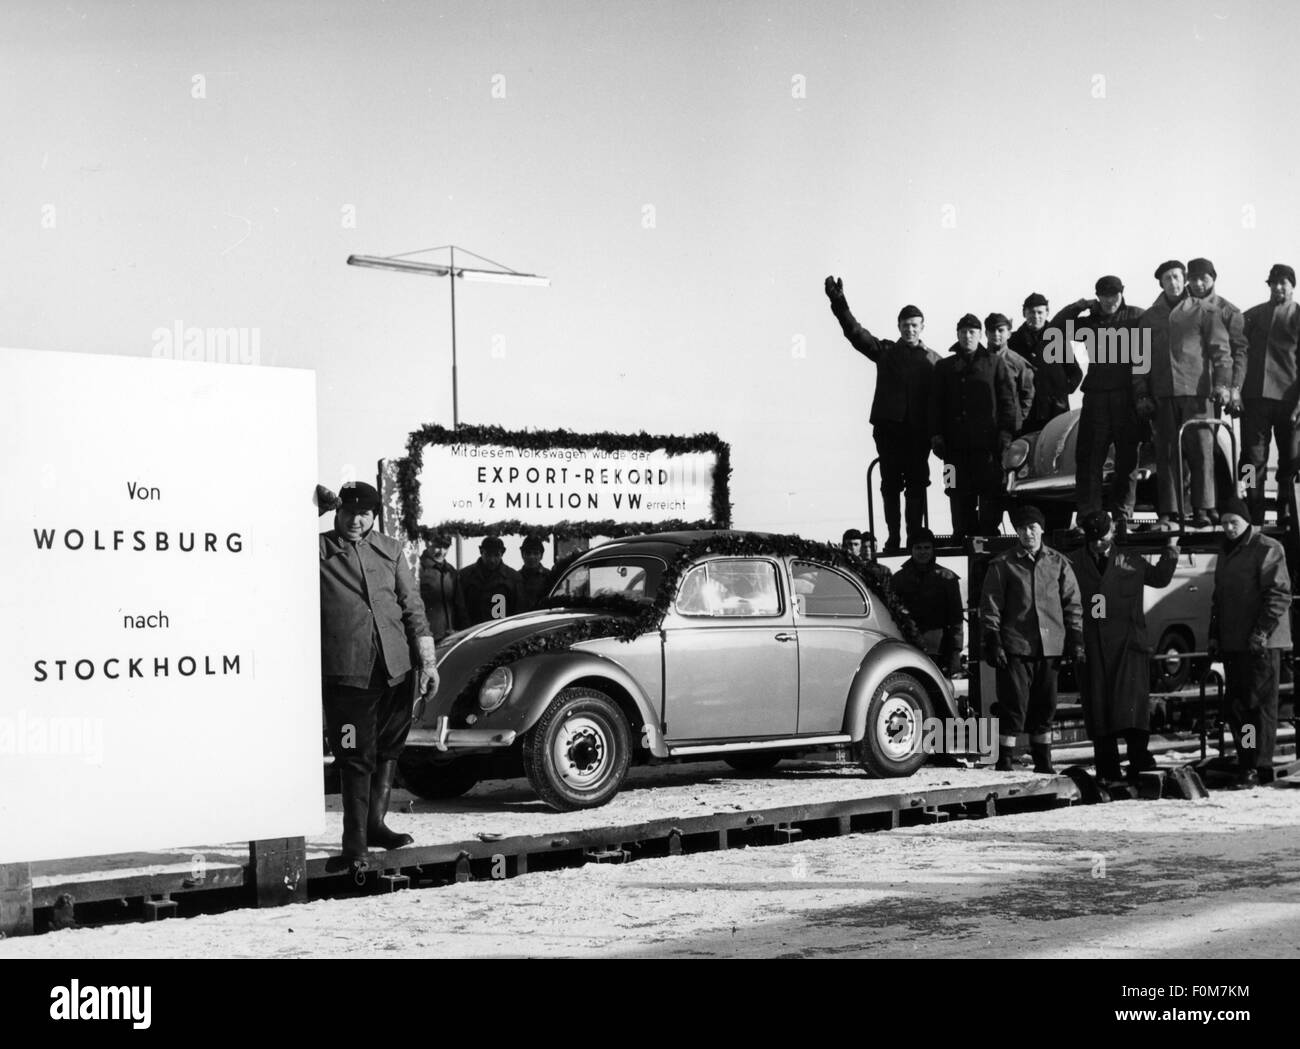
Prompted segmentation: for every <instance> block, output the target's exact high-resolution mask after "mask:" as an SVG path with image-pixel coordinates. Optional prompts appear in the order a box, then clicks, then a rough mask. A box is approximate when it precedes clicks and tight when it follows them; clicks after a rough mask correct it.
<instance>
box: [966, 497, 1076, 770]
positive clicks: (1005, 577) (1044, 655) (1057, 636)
mask: <svg viewBox="0 0 1300 1049" xmlns="http://www.w3.org/2000/svg"><path fill="white" fill-rule="evenodd" d="M1012 523H1013V524H1015V526H1016V537H1017V539H1019V543H1018V545H1017V546H1016V547H1015V548H1014V549H1011V550H1008V551H1006V553H1002V554H998V556H997V557H995V558H993V560H992V561H991V562H989V567H988V572H987V573H986V574H985V576H984V589H983V592H982V593H981V595H980V630H981V631H982V640H983V645H982V647H983V655H984V662H986V663H988V664H990V665H991V666H992V667H993V668H994V669H995V670H996V671H997V695H998V699H997V702H996V703H995V704H994V705H993V714H994V716H995V717H996V718H997V719H998V747H999V750H1000V753H999V755H998V761H997V765H996V766H995V768H997V770H998V771H1000V772H1010V771H1011V762H1012V760H1013V758H1014V757H1015V751H1016V746H1017V743H1018V740H1017V738H1016V737H1017V736H1019V734H1020V733H1021V732H1025V733H1026V734H1027V735H1028V736H1029V748H1030V752H1031V753H1032V754H1033V757H1034V771H1035V772H1046V773H1050V772H1054V771H1055V769H1053V767H1052V720H1053V719H1054V718H1055V717H1056V671H1057V664H1058V663H1060V661H1061V656H1062V655H1068V656H1073V657H1074V662H1075V665H1076V666H1077V665H1079V664H1080V663H1082V662H1083V661H1084V659H1085V658H1086V655H1085V652H1084V647H1083V608H1082V606H1081V605H1080V603H1079V586H1078V583H1077V582H1076V580H1075V578H1074V569H1073V568H1071V567H1070V562H1069V561H1068V560H1067V559H1066V558H1065V555H1063V554H1061V553H1058V552H1057V551H1055V550H1053V549H1052V548H1051V547H1048V546H1044V545H1043V527H1044V524H1045V522H1044V520H1043V513H1042V511H1041V510H1039V509H1038V508H1037V507H1036V506H1026V507H1022V508H1020V509H1019V510H1017V511H1016V514H1015V517H1014V518H1012Z"/></svg>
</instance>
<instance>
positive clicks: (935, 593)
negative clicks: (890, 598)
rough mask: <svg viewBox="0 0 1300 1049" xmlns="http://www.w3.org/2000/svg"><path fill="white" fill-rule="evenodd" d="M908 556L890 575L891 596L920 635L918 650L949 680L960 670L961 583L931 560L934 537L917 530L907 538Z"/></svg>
mask: <svg viewBox="0 0 1300 1049" xmlns="http://www.w3.org/2000/svg"><path fill="white" fill-rule="evenodd" d="M907 545H908V548H909V549H910V551H911V554H912V556H911V557H909V558H908V559H907V560H906V561H904V562H903V566H902V567H901V568H900V569H899V570H898V571H897V572H895V573H894V593H896V594H897V595H898V599H899V600H900V601H902V602H903V605H904V606H905V607H906V608H907V611H908V613H909V614H910V615H911V617H912V622H914V623H915V624H916V629H917V630H918V631H920V634H921V648H922V650H923V651H924V652H925V653H926V655H928V656H930V657H931V658H932V659H933V660H934V661H935V663H936V664H937V665H938V667H939V669H940V670H942V671H943V672H944V673H945V674H947V675H948V676H949V677H952V676H953V675H954V674H956V673H957V672H958V671H959V670H961V649H962V626H963V624H964V612H963V610H962V604H961V583H960V582H959V580H958V579H957V575H956V573H955V572H950V571H949V570H948V569H946V568H944V567H943V566H942V565H940V564H937V563H936V562H935V560H934V533H933V532H931V531H930V530H929V529H928V528H920V529H918V530H917V531H915V532H913V533H912V534H911V535H909V536H908V537H907Z"/></svg>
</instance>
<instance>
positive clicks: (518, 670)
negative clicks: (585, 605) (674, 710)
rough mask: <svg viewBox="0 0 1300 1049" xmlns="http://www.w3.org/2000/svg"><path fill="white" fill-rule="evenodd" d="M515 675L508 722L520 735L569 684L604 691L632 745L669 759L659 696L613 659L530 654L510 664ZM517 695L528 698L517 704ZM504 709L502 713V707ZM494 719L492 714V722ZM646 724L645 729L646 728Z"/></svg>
mask: <svg viewBox="0 0 1300 1049" xmlns="http://www.w3.org/2000/svg"><path fill="white" fill-rule="evenodd" d="M510 669H511V671H513V673H514V676H515V682H514V687H513V688H512V689H511V696H510V699H508V700H507V701H506V706H507V707H508V708H511V709H510V711H509V713H510V714H511V715H512V717H511V718H510V722H511V723H510V726H509V727H511V728H513V729H514V730H515V731H516V732H517V733H518V734H519V735H523V734H524V733H525V732H527V731H528V730H529V729H530V728H532V727H533V725H535V724H536V723H537V719H538V718H540V717H541V716H542V714H543V713H544V712H545V710H546V708H547V707H548V706H550V705H551V700H553V699H554V698H555V697H556V696H557V695H559V694H560V692H561V691H562V690H563V689H566V688H568V687H570V686H572V685H579V686H583V687H586V688H594V689H597V690H599V691H601V692H604V693H605V694H606V695H607V696H609V698H610V699H612V700H613V701H614V702H615V703H617V704H618V705H619V708H620V709H621V710H622V711H623V714H624V716H626V717H627V720H628V724H629V725H630V726H631V727H632V738H633V740H634V741H635V745H636V746H638V747H640V746H645V745H647V744H648V745H649V746H650V752H651V753H652V754H654V755H655V756H656V757H667V756H668V748H667V747H666V746H665V745H664V741H663V736H662V735H661V733H659V732H658V731H657V730H658V727H659V714H658V711H657V707H658V702H657V701H658V697H655V699H654V700H652V699H651V698H650V697H649V696H647V695H646V694H645V692H644V690H643V689H642V688H641V686H640V685H639V684H637V682H636V680H635V679H634V678H633V677H632V675H631V674H629V673H628V672H627V671H626V670H625V669H624V668H623V667H621V666H619V665H618V664H617V663H615V662H614V661H613V660H612V659H606V658H605V657H604V656H600V655H597V654H595V653H593V652H579V651H568V652H563V653H554V654H548V655H538V656H528V657H527V658H525V659H521V660H519V661H518V662H517V663H512V664H511V666H510ZM517 697H527V699H526V701H524V702H521V703H516V700H517ZM502 713H506V711H502ZM497 720H498V719H497V717H496V716H494V717H493V721H494V723H495V722H496V721H497ZM646 726H648V730H646V729H645V727H646Z"/></svg>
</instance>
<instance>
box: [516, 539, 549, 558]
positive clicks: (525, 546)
mask: <svg viewBox="0 0 1300 1049" xmlns="http://www.w3.org/2000/svg"><path fill="white" fill-rule="evenodd" d="M545 549H546V545H545V544H544V543H543V542H542V541H541V540H540V539H538V538H537V536H535V535H526V536H524V541H523V542H522V543H520V544H519V552H520V553H521V554H530V553H533V552H536V553H539V554H540V553H541V552H542V551H543V550H545Z"/></svg>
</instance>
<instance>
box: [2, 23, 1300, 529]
mask: <svg viewBox="0 0 1300 1049" xmlns="http://www.w3.org/2000/svg"><path fill="white" fill-rule="evenodd" d="M4 23H5V24H4V26H3V29H2V30H0V33H2V34H3V35H2V36H0V87H2V88H3V90H2V91H0V113H3V124H2V126H3V127H4V129H5V141H4V148H3V150H0V238H2V239H0V244H3V247H4V251H3V253H2V254H0V288H3V294H2V295H0V344H4V345H12V346H27V347H34V348H42V349H66V350H78V351H93V352H105V353H119V354H139V355H149V354H150V353H151V351H152V348H153V346H154V343H155V341H156V338H155V330H156V329H159V328H170V327H171V326H172V325H173V324H174V323H175V322H177V321H181V322H182V323H183V324H184V325H187V326H188V325H193V326H199V327H220V328H227V327H243V328H249V329H253V328H256V329H258V330H259V335H260V357H261V361H262V363H264V364H274V365H280V366H287V367H294V368H311V369H314V370H315V371H316V373H317V376H318V392H319V449H320V473H321V480H322V482H323V483H325V484H327V485H330V486H331V487H337V485H338V483H339V482H340V481H341V480H342V479H343V478H344V477H346V476H349V475H350V474H355V475H356V476H358V477H360V478H363V479H368V478H372V477H373V474H374V466H375V461H376V460H377V459H379V458H380V457H384V456H392V455H398V454H401V453H402V451H403V449H404V446H405V440H406V437H407V435H408V434H409V433H410V431H412V430H413V429H415V428H417V427H418V426H420V425H422V424H423V423H426V422H441V423H443V424H450V422H451V388H450V323H449V311H448V301H447V299H448V289H447V281H446V280H445V279H437V280H434V279H429V278H423V277H415V276H406V275H401V274H391V273H381V272H377V271H368V270H359V269H355V268H351V267H348V266H346V265H345V259H346V258H347V256H348V255H349V254H350V253H354V252H355V253H362V254H375V255H385V254H394V253H398V252H408V251H413V250H415V249H419V248H424V247H430V246H433V245H440V244H448V243H454V244H457V245H463V246H464V247H467V248H469V249H471V250H473V251H476V252H479V253H480V254H482V255H485V256H487V257H489V258H492V259H495V260H498V261H500V262H502V263H505V264H506V265H509V266H512V267H514V268H516V269H519V270H524V271H529V272H535V273H542V274H545V275H547V276H549V277H550V278H551V280H552V286H551V287H550V288H546V289H539V288H527V287H498V286H489V285H469V284H464V283H461V284H459V285H458V287H457V332H458V342H459V349H460V364H461V367H460V404H461V418H462V421H466V422H475V423H495V424H499V425H502V426H505V427H509V428H520V427H547V428H549V427H560V426H562V427H566V428H569V429H575V430H606V429H608V430H618V431H629V432H635V431H638V430H647V431H649V432H652V433H677V434H684V433H693V432H697V431H701V430H710V431H716V432H717V433H719V434H720V435H721V436H722V437H723V438H724V439H726V440H727V441H729V442H731V444H732V446H733V467H734V476H733V500H734V504H735V521H736V524H737V525H738V526H740V527H746V528H763V529H777V530H788V531H798V532H800V533H803V534H805V535H808V536H810V537H817V538H825V537H830V536H838V535H839V533H840V532H841V531H842V530H843V529H844V528H846V527H848V526H850V525H858V526H862V525H864V524H865V519H866V492H865V487H864V476H865V471H866V467H867V464H868V462H869V461H870V459H871V458H872V457H873V455H874V450H873V445H872V443H871V431H870V427H869V425H868V423H867V412H868V408H869V405H870V399H871V394H872V391H873V387H874V382H875V371H874V367H873V366H872V365H870V364H869V363H868V362H867V361H865V360H864V359H863V358H861V357H859V356H858V355H857V354H856V353H854V352H853V351H852V350H851V349H850V348H849V346H848V344H847V343H846V342H845V341H844V339H843V337H842V336H841V334H840V332H839V328H838V325H837V324H836V323H835V321H834V319H833V318H832V316H831V314H830V311H829V309H828V307H827V303H826V299H825V297H824V295H823V293H822V288H821V284H822V280H823V278H824V277H825V276H826V275H827V274H828V273H835V274H838V275H840V276H842V277H843V279H844V283H845V290H846V293H847V295H848V299H849V302H850V305H851V306H852V307H853V309H854V311H855V313H856V314H857V315H858V318H859V319H860V320H861V321H863V323H865V324H867V325H868V326H869V327H871V328H872V329H873V330H874V331H876V332H878V333H880V334H886V335H890V334H893V333H894V317H895V315H896V313H897V311H898V309H899V307H900V306H901V305H902V304H903V303H905V302H914V303H916V304H917V305H919V306H921V307H922V309H923V310H925V312H926V315H927V328H926V332H925V337H926V340H927V342H928V343H929V344H930V345H931V346H932V347H934V348H935V349H937V350H939V351H940V352H947V349H948V347H949V346H950V345H951V344H952V342H953V341H954V335H953V328H954V325H955V322H956V319H957V317H958V316H960V315H961V314H963V313H965V312H967V311H968V310H969V311H972V312H975V313H977V314H979V315H980V316H981V317H982V316H983V315H984V314H986V313H989V312H992V311H995V310H996V311H999V312H1003V313H1007V314H1009V315H1011V316H1012V317H1013V318H1014V319H1015V320H1016V322H1017V323H1019V317H1020V302H1021V300H1022V299H1023V298H1024V296H1025V295H1026V294H1028V293H1029V292H1030V291H1033V290H1038V291H1042V292H1043V293H1044V294H1046V295H1047V296H1048V297H1049V298H1050V299H1051V300H1052V308H1053V309H1055V308H1057V307H1058V306H1060V305H1064V304H1065V303H1066V302H1068V301H1070V300H1073V299H1075V298H1078V297H1080V296H1084V295H1089V296H1090V295H1091V294H1092V284H1093V281H1094V280H1095V279H1096V277H1098V276H1099V275H1101V274H1103V273H1116V274H1118V275H1120V276H1121V277H1122V278H1123V280H1124V281H1125V283H1126V285H1127V286H1128V289H1129V298H1130V300H1131V301H1133V302H1135V303H1137V304H1141V305H1146V304H1148V303H1149V302H1150V301H1151V300H1152V299H1153V298H1154V297H1155V295H1156V294H1157V292H1158V287H1157V285H1156V282H1155V281H1154V279H1153V278H1152V270H1153V269H1154V267H1155V265H1156V263H1158V262H1160V261H1161V260H1163V259H1165V258H1169V257H1181V258H1182V259H1184V261H1185V260H1186V259H1187V258H1188V257H1189V256H1195V255H1204V256H1208V257H1209V258H1211V259H1213V260H1214V262H1215V263H1216V265H1217V268H1218V271H1219V290H1220V291H1221V292H1222V293H1223V294H1224V295H1226V296H1227V297H1228V298H1230V299H1232V300H1233V301H1234V302H1236V303H1237V305H1238V306H1240V307H1242V308H1245V307H1248V306H1250V305H1253V304H1255V303H1256V302H1260V301H1263V300H1264V298H1266V288H1265V286H1264V276H1265V274H1266V273H1267V271H1268V268H1269V266H1270V264H1271V263H1273V262H1276V261H1283V262H1289V263H1291V264H1292V265H1300V251H1298V250H1297V248H1298V247H1300V210H1298V209H1297V208H1296V207H1295V204H1294V195H1295V186H1296V185H1297V174H1298V172H1297V166H1298V163H1300V136H1297V133H1296V126H1295V120H1294V116H1293V114H1294V110H1295V102H1296V91H1297V88H1296V78H1295V75H1294V71H1295V68H1296V57H1295V56H1296V53H1297V42H1298V41H1300V9H1296V8H1294V7H1290V6H1288V5H1279V4H1266V3H1232V2H1228V0H1222V2H1217V3H1216V2H1208V0H1192V2H1190V3H1189V2H1183V3H1153V4H1143V5H1142V6H1141V7H1140V8H1138V7H1136V6H1135V5H1132V4H1127V3H1119V2H1106V0H1103V2H1095V3H1091V4H1053V3H1028V2H1002V3H997V2H984V3H956V2H950V3H934V2H930V3H927V2H911V3H883V2H882V3H875V2H848V0H835V2H831V0H827V2H811V3H799V4H794V3H767V2H745V3H739V2H736V3H695V2H668V3H665V2H656V3H648V2H634V0H620V2H617V3H614V2H605V3H597V2H595V0H581V2H577V0H574V2H567V3H565V2H546V3H540V2H539V3H517V2H511V3H483V2H466V3H454V2H439V3H354V2H347V3H344V2H338V0H314V2H310V3H306V2H304V3H253V2H248V0H226V2H223V3H217V4H213V3H206V2H205V3H199V2H175V0H173V2H163V0H148V2H138V3H134V4H125V3H105V2H95V3H89V2H84V0H73V2H71V3H66V4H57V5H54V4H46V3H36V2H22V0H9V2H8V3H6V5H5V18H4ZM196 77H197V78H201V80H196V79H195V78H196ZM196 96H199V97H196ZM349 209H351V210H349ZM230 425H231V426H232V427H237V426H238V425H239V420H238V419H231V420H230ZM158 439H159V440H160V441H165V440H168V435H167V434H165V433H160V434H159V435H158ZM212 439H213V440H214V441H219V440H221V435H220V434H213V435H212ZM267 454H269V455H273V454H274V449H268V450H267ZM249 466H250V469H255V468H256V464H252V463H250V464H249ZM937 469H938V467H937V464H936V477H937ZM930 498H931V508H932V517H933V518H934V520H935V523H936V525H939V526H941V527H942V526H946V523H947V507H946V503H945V501H944V500H943V498H942V495H941V492H940V490H939V488H938V487H937V485H936V486H935V487H933V488H931V495H930Z"/></svg>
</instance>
